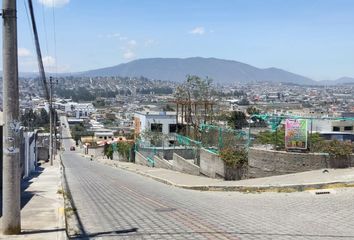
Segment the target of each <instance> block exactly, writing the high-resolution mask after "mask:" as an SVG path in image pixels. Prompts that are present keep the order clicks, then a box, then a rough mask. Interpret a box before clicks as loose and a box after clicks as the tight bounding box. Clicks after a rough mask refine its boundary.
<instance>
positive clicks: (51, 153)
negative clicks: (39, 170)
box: [49, 77, 53, 166]
mask: <svg viewBox="0 0 354 240" xmlns="http://www.w3.org/2000/svg"><path fill="white" fill-rule="evenodd" d="M52 80H53V78H52V77H49V135H50V137H49V158H50V166H53V105H52Z"/></svg>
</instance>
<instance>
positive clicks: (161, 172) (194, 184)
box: [95, 159, 354, 192]
mask: <svg viewBox="0 0 354 240" xmlns="http://www.w3.org/2000/svg"><path fill="white" fill-rule="evenodd" d="M95 161H99V162H101V163H103V164H106V165H109V166H112V167H118V168H121V169H124V170H128V171H130V172H134V173H137V174H140V175H143V176H146V177H149V178H152V179H155V180H157V181H159V182H162V183H165V184H168V185H172V186H176V187H180V188H185V189H193V190H200V191H240V192H296V191H306V190H315V189H330V188H341V187H354V168H347V169H327V170H328V172H325V173H324V172H323V170H315V171H308V172H302V173H294V174H286V175H280V176H273V177H266V178H255V179H247V180H240V181H224V180H222V179H213V178H207V177H203V176H194V175H189V174H185V173H180V172H176V171H172V170H167V169H162V168H151V167H146V166H142V165H137V164H134V163H127V162H118V161H113V160H108V159H96V160H95Z"/></svg>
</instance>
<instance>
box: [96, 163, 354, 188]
mask: <svg viewBox="0 0 354 240" xmlns="http://www.w3.org/2000/svg"><path fill="white" fill-rule="evenodd" d="M96 161H97V162H99V163H101V164H105V165H107V166H111V167H116V168H120V169H122V170H125V171H129V172H132V173H136V174H139V175H141V176H144V177H148V178H151V179H153V180H155V181H158V182H160V183H163V184H166V185H170V186H174V187H178V188H183V189H188V190H195V191H214V192H242V193H262V192H278V193H292V192H303V191H310V190H321V189H336V188H352V187H354V181H350V182H326V183H309V184H298V185H281V186H212V185H181V184H176V183H174V182H171V181H168V180H166V179H163V178H159V177H156V176H153V175H150V174H148V173H145V172H141V171H139V170H136V169H130V168H129V167H124V166H119V165H118V164H112V165H111V164H107V163H105V162H101V161H99V160H96Z"/></svg>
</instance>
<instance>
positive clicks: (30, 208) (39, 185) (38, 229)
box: [0, 160, 66, 240]
mask: <svg viewBox="0 0 354 240" xmlns="http://www.w3.org/2000/svg"><path fill="white" fill-rule="evenodd" d="M59 166H60V164H59V160H55V161H54V165H53V166H50V164H49V163H44V164H42V165H41V166H40V167H39V169H41V170H39V171H37V172H35V173H34V174H33V177H32V178H29V180H25V181H24V182H23V184H22V185H23V187H24V188H26V187H27V188H26V189H25V190H24V191H23V192H22V199H21V202H22V204H23V205H24V206H23V207H22V209H21V225H22V226H21V227H22V233H21V234H20V235H12V236H4V235H0V239H33V240H41V239H51V240H52V239H53V240H55V239H59V240H61V239H66V233H65V220H64V207H63V206H64V200H63V197H62V194H58V190H59V189H61V188H62V187H61V179H60V176H61V174H60V167H59Z"/></svg>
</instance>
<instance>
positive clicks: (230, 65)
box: [79, 57, 354, 85]
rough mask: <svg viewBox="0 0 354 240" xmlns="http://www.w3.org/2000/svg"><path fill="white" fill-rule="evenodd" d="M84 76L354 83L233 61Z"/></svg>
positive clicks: (169, 61) (157, 61) (140, 64)
mask: <svg viewBox="0 0 354 240" xmlns="http://www.w3.org/2000/svg"><path fill="white" fill-rule="evenodd" d="M79 75H81V76H89V77H95V76H122V77H140V76H144V77H147V78H150V79H158V80H168V81H173V82H182V81H184V80H185V79H186V76H187V75H198V76H200V77H209V78H212V79H213V80H214V82H215V83H220V84H225V83H227V84H230V83H256V82H283V83H292V84H299V85H335V84H345V83H354V78H349V77H343V78H340V79H338V80H328V81H315V80H313V79H310V78H308V77H305V76H301V75H299V74H295V73H291V72H288V71H285V70H282V69H279V68H273V67H272V68H257V67H254V66H251V65H249V64H245V63H242V62H237V61H233V60H224V59H217V58H202V57H192V58H146V59H138V60H134V61H131V62H128V63H122V64H119V65H116V66H113V67H107V68H100V69H96V70H90V71H86V72H81V73H79Z"/></svg>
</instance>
